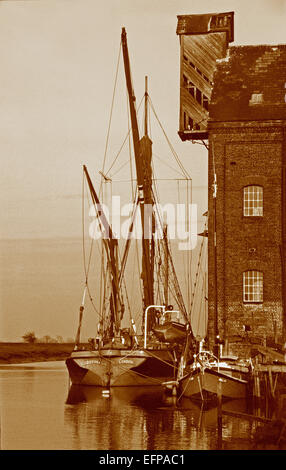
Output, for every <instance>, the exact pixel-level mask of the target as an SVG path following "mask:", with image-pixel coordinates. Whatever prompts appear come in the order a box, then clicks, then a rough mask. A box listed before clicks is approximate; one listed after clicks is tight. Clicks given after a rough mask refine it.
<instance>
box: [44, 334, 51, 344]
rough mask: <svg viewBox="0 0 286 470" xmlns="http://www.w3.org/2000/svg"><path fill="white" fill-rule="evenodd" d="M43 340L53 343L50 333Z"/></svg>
mask: <svg viewBox="0 0 286 470" xmlns="http://www.w3.org/2000/svg"><path fill="white" fill-rule="evenodd" d="M43 342H44V343H51V342H52V338H51V337H50V335H45V336H43Z"/></svg>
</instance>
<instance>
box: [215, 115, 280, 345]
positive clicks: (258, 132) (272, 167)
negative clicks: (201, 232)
mask: <svg viewBox="0 0 286 470" xmlns="http://www.w3.org/2000/svg"><path fill="white" fill-rule="evenodd" d="M282 141H283V127H282V124H281V122H278V121H267V122H262V121H260V122H258V121H253V122H251V121H248V122H231V123H230V122H229V123H226V122H225V123H214V122H212V123H210V124H209V144H210V150H209V293H208V298H209V341H210V346H212V345H213V344H214V322H215V319H214V310H215V308H214V307H215V304H214V300H215V292H214V285H215V284H214V281H215V276H214V246H213V233H214V224H213V208H214V205H213V197H212V196H213V191H212V185H213V175H214V167H213V162H215V171H216V175H217V184H218V192H217V199H216V208H217V217H216V224H217V308H218V326H219V333H220V336H222V337H224V339H228V341H229V352H232V353H237V352H239V353H240V354H241V353H242V351H243V349H244V351H245V354H247V353H248V351H247V348H243V344H246V343H255V342H256V341H257V342H260V343H263V341H265V338H267V339H268V340H273V341H274V340H281V339H282V267H281V255H280V247H281V243H282V226H281V225H282V224H281V201H282ZM247 185H261V186H263V217H244V216H243V188H244V187H245V186H247ZM246 270H257V271H262V272H263V276H264V289H263V303H259V304H256V303H251V304H246V303H244V302H243V272H244V271H246ZM244 325H248V326H249V327H250V331H249V332H248V333H246V332H245V331H244Z"/></svg>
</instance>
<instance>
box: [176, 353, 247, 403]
mask: <svg viewBox="0 0 286 470" xmlns="http://www.w3.org/2000/svg"><path fill="white" fill-rule="evenodd" d="M207 356H210V359H211V360H210V361H209V360H206V357H207ZM248 379H249V368H248V366H247V364H243V365H242V364H235V363H234V362H233V363H231V364H230V363H229V362H228V361H224V360H222V359H221V360H216V359H215V360H214V357H213V355H210V354H209V353H206V352H201V353H199V354H198V355H197V356H195V358H194V363H193V364H192V366H191V368H190V371H188V372H187V373H186V374H184V375H183V376H182V377H181V378H180V379H179V381H178V383H179V393H180V396H181V395H182V396H184V397H187V398H192V399H194V400H201V401H213V400H216V398H217V395H218V393H220V394H221V396H222V398H223V399H237V398H246V396H247V393H248ZM219 385H220V387H221V388H220V391H219V388H218V387H219Z"/></svg>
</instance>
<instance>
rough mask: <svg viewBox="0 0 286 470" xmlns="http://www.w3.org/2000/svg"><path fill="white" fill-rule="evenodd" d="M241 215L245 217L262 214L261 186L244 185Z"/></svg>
mask: <svg viewBox="0 0 286 470" xmlns="http://www.w3.org/2000/svg"><path fill="white" fill-rule="evenodd" d="M243 215H244V216H246V217H251V216H252V217H261V216H263V188H262V186H246V187H245V188H243Z"/></svg>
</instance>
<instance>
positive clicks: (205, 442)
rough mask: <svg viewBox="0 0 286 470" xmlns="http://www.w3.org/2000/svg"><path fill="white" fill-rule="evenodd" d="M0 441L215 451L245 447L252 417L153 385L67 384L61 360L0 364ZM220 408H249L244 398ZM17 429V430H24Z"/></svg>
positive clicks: (28, 445)
mask: <svg viewBox="0 0 286 470" xmlns="http://www.w3.org/2000/svg"><path fill="white" fill-rule="evenodd" d="M0 394H1V401H0V409H1V441H2V448H3V449H5V450H7V449H8V450H13V449H14V450H17V449H95V450H133V449H134V450H137V449H138V450H180V449H182V450H188V449H192V450H200V449H205V450H215V449H218V448H220V447H221V448H224V449H247V448H251V446H252V443H251V437H252V436H253V432H254V431H255V426H256V424H257V423H255V421H251V420H247V419H244V418H242V419H240V418H237V417H231V416H227V415H224V416H223V426H222V436H221V443H220V441H219V436H218V431H217V410H216V408H215V407H212V408H208V407H206V406H201V405H200V404H197V403H194V402H192V401H191V400H190V399H186V398H185V399H180V400H178V401H177V400H176V398H175V397H172V396H166V395H165V394H164V390H163V389H161V388H160V387H146V388H143V387H118V388H113V389H112V390H111V392H110V395H104V394H102V390H101V389H99V388H95V387H83V386H72V387H71V388H70V387H69V385H68V374H67V370H66V367H65V364H64V363H45V364H34V365H33V367H32V366H31V365H22V366H21V367H20V366H18V367H16V366H11V367H10V366H5V367H4V366H3V367H0ZM223 408H224V409H228V410H232V411H237V412H242V413H245V412H249V410H248V408H247V404H246V403H245V402H244V401H238V400H235V401H232V402H227V403H225V404H224V405H223ZM23 430H24V432H23Z"/></svg>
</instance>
